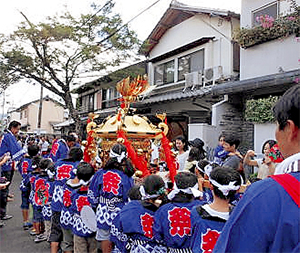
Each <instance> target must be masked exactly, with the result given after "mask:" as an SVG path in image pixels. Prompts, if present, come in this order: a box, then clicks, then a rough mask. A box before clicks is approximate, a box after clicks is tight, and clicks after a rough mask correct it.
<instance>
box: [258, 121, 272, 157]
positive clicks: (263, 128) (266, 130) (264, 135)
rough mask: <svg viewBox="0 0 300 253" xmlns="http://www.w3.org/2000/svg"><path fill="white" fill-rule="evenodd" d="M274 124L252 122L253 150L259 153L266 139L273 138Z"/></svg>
mask: <svg viewBox="0 0 300 253" xmlns="http://www.w3.org/2000/svg"><path fill="white" fill-rule="evenodd" d="M275 130H276V124H275V123H274V124H273V123H265V124H254V151H255V152H256V153H261V149H262V145H263V144H264V142H265V141H267V140H276V139H275Z"/></svg>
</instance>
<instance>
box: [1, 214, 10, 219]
mask: <svg viewBox="0 0 300 253" xmlns="http://www.w3.org/2000/svg"><path fill="white" fill-rule="evenodd" d="M12 217H13V216H12V215H9V214H6V215H5V216H4V217H2V219H1V220H9V219H11V218H12Z"/></svg>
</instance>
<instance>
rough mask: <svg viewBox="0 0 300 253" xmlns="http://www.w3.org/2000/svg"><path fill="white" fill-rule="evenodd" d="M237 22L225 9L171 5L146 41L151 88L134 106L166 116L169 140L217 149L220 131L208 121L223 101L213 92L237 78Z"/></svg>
mask: <svg viewBox="0 0 300 253" xmlns="http://www.w3.org/2000/svg"><path fill="white" fill-rule="evenodd" d="M239 19H240V16H239V14H236V13H233V12H230V11H227V10H219V9H207V8H199V7H192V6H188V5H185V4H182V3H179V2H177V1H173V2H172V3H171V4H170V6H169V8H168V9H167V10H166V12H165V13H164V15H163V16H162V18H161V19H160V21H159V22H158V24H157V25H156V26H155V28H154V29H153V31H152V32H151V34H150V35H149V36H148V38H147V41H146V43H145V44H146V46H145V50H144V52H145V55H146V57H147V60H148V75H149V82H150V84H151V85H153V86H154V87H155V88H154V89H153V91H152V92H151V93H150V94H149V95H148V96H146V97H144V98H143V99H142V100H141V102H140V103H139V104H138V105H137V106H138V107H139V108H148V114H149V115H154V114H155V113H157V112H160V113H161V112H166V113H167V116H168V118H167V119H168V123H169V129H170V134H169V138H171V139H172V138H174V137H176V136H178V135H185V136H188V137H189V139H192V138H195V137H201V138H203V139H204V140H205V141H206V142H207V143H208V145H209V146H215V145H216V143H217V135H218V134H216V133H217V131H218V129H217V127H216V126H212V125H211V122H212V118H213V112H214V107H215V105H216V104H220V102H221V101H223V100H224V99H223V96H212V92H211V91H212V87H213V86H219V85H220V84H221V83H224V82H227V81H229V80H237V79H238V77H239V46H238V45H237V44H236V43H234V42H233V40H232V34H233V31H234V30H235V29H236V28H238V27H239V26H240V23H239ZM221 103H222V102H221Z"/></svg>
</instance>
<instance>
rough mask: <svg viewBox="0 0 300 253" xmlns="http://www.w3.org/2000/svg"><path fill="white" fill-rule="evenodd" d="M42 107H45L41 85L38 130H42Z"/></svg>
mask: <svg viewBox="0 0 300 253" xmlns="http://www.w3.org/2000/svg"><path fill="white" fill-rule="evenodd" d="M42 109H43V86H42V85H41V93H40V104H39V108H38V110H39V114H38V123H37V128H38V129H37V130H38V131H40V130H41V121H42Z"/></svg>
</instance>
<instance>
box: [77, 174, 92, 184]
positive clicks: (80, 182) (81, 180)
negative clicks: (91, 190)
mask: <svg viewBox="0 0 300 253" xmlns="http://www.w3.org/2000/svg"><path fill="white" fill-rule="evenodd" d="M93 177H94V176H91V178H90V179H89V180H88V181H84V180H83V179H80V180H79V184H81V185H84V186H87V185H88V184H89V183H90V182H91V181H92V179H93Z"/></svg>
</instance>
